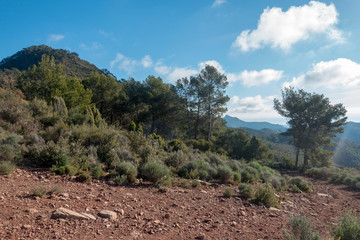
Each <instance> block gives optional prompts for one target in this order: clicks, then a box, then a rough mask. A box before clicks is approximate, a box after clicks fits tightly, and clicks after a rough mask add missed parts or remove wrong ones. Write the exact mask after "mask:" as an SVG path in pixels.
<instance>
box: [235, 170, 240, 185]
mask: <svg viewBox="0 0 360 240" xmlns="http://www.w3.org/2000/svg"><path fill="white" fill-rule="evenodd" d="M233 179H234V182H236V183H239V182H241V174H240V173H238V172H234V175H233Z"/></svg>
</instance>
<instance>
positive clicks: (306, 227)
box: [283, 217, 342, 240]
mask: <svg viewBox="0 0 360 240" xmlns="http://www.w3.org/2000/svg"><path fill="white" fill-rule="evenodd" d="M290 227H291V231H290V233H289V232H287V231H286V230H283V233H284V237H285V238H286V239H287V240H297V239H300V240H320V236H319V233H314V232H313V231H312V225H311V223H310V222H309V221H308V220H307V219H306V218H305V217H291V218H290ZM341 239H342V238H341Z"/></svg>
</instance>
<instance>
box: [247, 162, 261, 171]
mask: <svg viewBox="0 0 360 240" xmlns="http://www.w3.org/2000/svg"><path fill="white" fill-rule="evenodd" d="M248 166H250V167H252V168H255V169H256V170H257V171H258V172H262V166H261V165H260V163H258V162H254V161H253V162H250V163H249V164H248Z"/></svg>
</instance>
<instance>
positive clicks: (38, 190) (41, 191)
mask: <svg viewBox="0 0 360 240" xmlns="http://www.w3.org/2000/svg"><path fill="white" fill-rule="evenodd" d="M30 193H31V194H32V195H33V196H36V197H42V196H44V195H45V194H47V193H48V189H47V188H46V187H45V186H42V185H39V186H35V187H34V188H32V189H31V190H30Z"/></svg>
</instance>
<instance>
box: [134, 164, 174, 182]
mask: <svg viewBox="0 0 360 240" xmlns="http://www.w3.org/2000/svg"><path fill="white" fill-rule="evenodd" d="M140 173H141V176H143V177H144V178H145V179H147V180H149V181H150V182H153V183H156V182H158V181H160V180H161V179H163V178H168V177H169V176H170V170H169V168H168V167H167V166H165V165H163V164H161V163H157V162H148V163H146V164H145V165H144V166H142V167H141V168H140Z"/></svg>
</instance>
